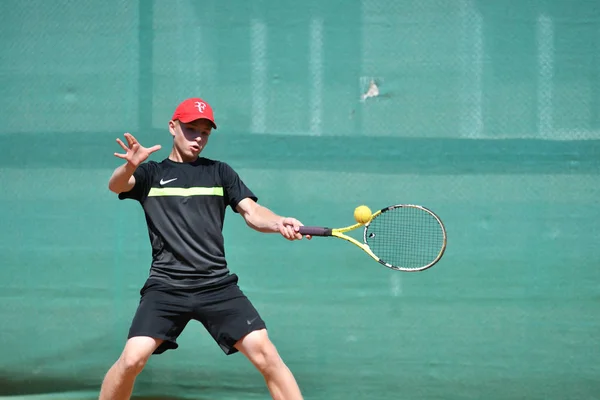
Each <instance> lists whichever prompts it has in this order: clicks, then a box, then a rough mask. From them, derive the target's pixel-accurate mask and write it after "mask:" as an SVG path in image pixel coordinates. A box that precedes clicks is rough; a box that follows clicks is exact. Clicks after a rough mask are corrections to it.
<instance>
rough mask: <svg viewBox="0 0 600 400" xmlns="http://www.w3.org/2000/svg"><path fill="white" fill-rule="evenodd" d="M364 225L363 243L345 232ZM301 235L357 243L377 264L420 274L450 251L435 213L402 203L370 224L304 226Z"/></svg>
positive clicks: (441, 225) (385, 210)
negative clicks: (328, 226) (336, 226)
mask: <svg viewBox="0 0 600 400" xmlns="http://www.w3.org/2000/svg"><path fill="white" fill-rule="evenodd" d="M361 226H364V232H363V243H361V242H359V241H358V240H356V239H354V238H352V237H350V236H348V235H346V234H345V233H347V232H350V231H353V230H355V229H358V228H360V227H361ZM300 234H302V235H312V236H332V237H336V238H339V239H344V240H347V241H348V242H350V243H353V244H355V245H356V246H358V247H359V248H361V249H362V250H364V251H365V252H366V253H367V254H368V255H370V256H371V257H372V258H373V259H374V260H375V261H378V262H379V263H380V264H383V265H384V266H386V267H388V268H391V269H393V270H397V271H406V272H416V271H423V270H426V269H428V268H430V267H432V266H433V265H435V264H436V263H437V262H438V261H439V260H440V259H441V258H442V256H443V255H444V251H445V250H446V228H445V227H444V224H443V223H442V220H441V219H440V218H439V217H438V216H437V215H436V214H435V213H433V211H431V210H429V209H427V208H425V207H422V206H418V205H413V204H398V205H393V206H390V207H386V208H384V209H381V210H379V211H377V212H375V213H373V214H372V215H371V219H370V221H369V222H367V223H366V224H362V223H357V224H355V225H351V226H347V227H345V228H334V229H332V228H325V227H319V226H301V227H300Z"/></svg>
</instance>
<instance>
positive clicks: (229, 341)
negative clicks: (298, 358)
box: [194, 276, 302, 400]
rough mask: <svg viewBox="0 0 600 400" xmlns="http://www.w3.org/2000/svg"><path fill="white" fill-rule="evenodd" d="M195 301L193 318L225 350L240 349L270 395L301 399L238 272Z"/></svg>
mask: <svg viewBox="0 0 600 400" xmlns="http://www.w3.org/2000/svg"><path fill="white" fill-rule="evenodd" d="M194 305H195V307H194V312H195V315H194V318H195V319H197V320H199V321H200V322H202V324H204V326H205V327H206V329H207V330H208V331H209V332H210V334H211V336H212V337H213V338H214V339H215V341H216V342H217V343H218V344H219V346H220V347H221V349H222V350H223V352H224V353H225V354H227V355H230V354H234V353H236V352H238V351H239V352H241V353H242V354H244V355H245V356H246V357H248V359H249V360H250V361H251V362H252V364H254V366H255V367H256V368H257V369H258V370H259V371H260V372H261V374H262V375H263V376H264V378H265V381H266V383H267V386H268V388H269V391H270V392H271V396H272V397H273V399H276V400H283V399H285V400H288V399H289V400H297V399H302V395H301V394H300V389H299V388H298V384H297V383H296V380H295V379H294V377H293V375H292V373H291V372H290V370H289V369H288V367H287V366H286V365H285V364H284V363H283V361H282V360H281V358H280V357H279V353H278V352H277V350H276V349H275V346H274V345H273V344H272V343H271V341H270V339H269V337H268V335H267V329H266V324H265V322H264V321H263V320H262V318H261V317H260V315H259V313H258V311H257V310H256V308H255V307H254V306H253V305H252V303H251V302H250V300H249V299H248V298H247V297H246V295H245V294H244V293H243V292H242V291H241V290H240V288H239V286H238V285H237V276H232V277H231V278H228V281H226V282H225V283H224V285H223V287H221V288H219V289H218V290H214V291H211V292H208V293H198V294H197V295H196V296H195V299H194Z"/></svg>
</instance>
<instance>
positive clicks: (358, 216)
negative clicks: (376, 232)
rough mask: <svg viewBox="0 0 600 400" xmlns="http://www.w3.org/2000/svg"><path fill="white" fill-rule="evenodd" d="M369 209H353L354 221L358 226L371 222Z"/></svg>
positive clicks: (359, 207) (363, 207) (360, 207)
mask: <svg viewBox="0 0 600 400" xmlns="http://www.w3.org/2000/svg"><path fill="white" fill-rule="evenodd" d="M371 214H372V213H371V209H370V208H369V207H367V206H358V207H356V208H355V209H354V219H355V220H356V222H358V223H359V224H366V223H367V222H369V221H370V220H371Z"/></svg>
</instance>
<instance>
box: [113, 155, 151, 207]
mask: <svg viewBox="0 0 600 400" xmlns="http://www.w3.org/2000/svg"><path fill="white" fill-rule="evenodd" d="M154 170H155V168H153V163H152V162H148V163H143V164H141V165H140V166H139V167H137V169H136V170H135V172H134V173H133V177H134V178H135V185H134V186H133V188H131V190H130V191H128V192H122V193H119V199H120V200H124V199H133V200H137V201H139V202H140V203H141V202H143V201H144V200H146V197H147V196H148V193H149V192H150V188H151V187H152V181H153V171H154Z"/></svg>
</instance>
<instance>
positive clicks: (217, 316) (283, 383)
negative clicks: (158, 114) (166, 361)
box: [100, 98, 310, 400]
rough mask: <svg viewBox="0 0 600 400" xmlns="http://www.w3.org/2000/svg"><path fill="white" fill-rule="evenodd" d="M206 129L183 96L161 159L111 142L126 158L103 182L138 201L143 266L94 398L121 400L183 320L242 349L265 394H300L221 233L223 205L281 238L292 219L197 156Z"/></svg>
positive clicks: (290, 233)
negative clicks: (123, 334) (135, 300)
mask: <svg viewBox="0 0 600 400" xmlns="http://www.w3.org/2000/svg"><path fill="white" fill-rule="evenodd" d="M213 129H217V125H216V124H215V120H214V115H213V110H212V108H211V106H210V105H209V104H208V103H207V102H206V101H204V100H202V99H200V98H190V99H187V100H185V101H183V102H182V103H180V104H179V105H178V106H177V108H176V109H175V112H174V114H173V116H172V119H171V120H170V121H169V131H170V132H171V135H172V136H173V147H172V149H171V153H170V154H169V157H168V158H166V159H164V160H163V161H161V162H155V161H146V160H147V159H148V156H149V155H150V154H152V153H154V152H155V151H157V150H159V149H160V148H161V146H160V145H156V146H152V147H149V148H146V147H144V146H142V145H141V144H140V143H139V142H138V141H137V140H136V139H135V138H134V137H133V136H132V135H131V134H129V133H126V134H125V135H124V136H125V139H126V142H127V145H125V143H123V141H121V140H120V139H117V142H118V144H119V145H120V146H121V147H122V148H123V150H124V152H125V153H124V154H121V153H115V156H116V157H118V158H121V159H123V160H125V161H126V162H125V163H124V164H123V165H121V166H119V167H118V168H116V169H115V171H114V172H113V174H112V176H111V178H110V180H109V183H108V187H109V189H110V190H111V191H113V192H114V193H117V194H118V198H119V199H133V200H137V201H138V202H139V203H140V204H141V206H142V208H143V210H144V213H145V216H146V223H147V226H148V233H149V236H150V244H151V246H152V264H151V267H150V272H149V276H148V279H147V280H146V282H145V284H144V286H143V287H142V288H141V290H140V295H141V298H140V302H139V305H138V308H137V311H136V313H135V315H134V317H133V320H132V322H131V326H130V329H129V335H128V340H127V342H126V344H125V347H124V349H123V352H122V354H121V355H120V357H119V358H118V360H117V361H116V362H115V363H114V364H113V365H112V367H111V368H110V369H109V371H108V372H107V374H106V376H105V377H104V380H103V382H102V387H101V390H100V400H117V399H118V400H121V399H129V398H130V397H131V394H132V391H133V387H134V383H135V379H136V377H137V376H138V374H139V373H140V372H141V371H142V369H143V368H144V366H145V365H146V362H147V361H148V359H149V358H150V356H151V355H152V354H161V353H163V352H165V351H167V350H169V349H176V348H177V347H178V344H177V338H178V336H179V335H180V334H181V333H182V331H183V330H184V328H185V327H186V325H187V323H188V322H189V321H190V320H196V321H199V322H200V323H202V324H203V325H204V327H205V328H206V330H207V331H208V333H210V335H211V336H212V338H213V339H214V340H215V342H216V343H217V344H218V345H219V346H220V348H221V349H222V350H223V352H224V353H225V354H226V355H231V354H234V353H237V352H238V351H239V352H241V353H242V354H244V356H246V357H247V358H248V359H249V360H250V362H251V363H252V364H253V365H254V366H255V367H256V368H257V370H258V371H259V372H260V373H261V374H262V375H263V377H264V379H265V381H266V385H267V387H268V389H269V392H270V393H271V396H272V398H273V399H277V400H279V399H282V400H283V399H286V400H287V399H289V400H292V399H293V400H295V399H302V395H301V392H300V389H299V387H298V384H297V382H296V380H295V378H294V376H293V375H292V373H291V371H290V370H289V369H288V367H287V366H286V364H285V363H284V362H283V360H282V359H281V357H280V356H279V353H278V351H277V349H276V348H275V346H274V345H273V343H272V342H271V341H270V339H269V336H268V335H267V329H266V324H265V322H264V321H263V319H262V318H261V316H260V314H259V313H258V311H257V310H256V309H255V308H254V306H253V305H252V303H251V302H250V300H249V299H248V298H247V297H246V296H245V295H244V293H243V292H242V291H241V290H240V287H239V286H238V277H237V275H236V274H234V273H232V272H230V270H229V268H228V265H227V262H226V259H225V251H224V243H223V235H222V229H223V221H224V216H225V211H226V209H227V207H228V206H229V207H231V209H232V210H233V211H234V212H235V213H239V214H240V215H241V216H242V217H243V218H244V220H245V221H246V223H247V224H248V225H249V226H250V227H251V228H253V229H255V230H257V231H259V232H265V233H279V234H281V236H283V237H284V238H285V239H288V240H299V239H302V235H300V234H299V233H298V230H299V227H300V226H301V225H302V224H301V223H300V221H298V220H297V219H295V218H290V217H282V216H279V215H277V214H275V213H273V212H272V211H270V210H269V209H268V208H266V207H264V206H261V205H259V204H258V203H257V197H256V196H255V194H254V193H253V192H252V191H251V190H250V189H249V188H248V187H247V186H246V185H245V184H244V182H243V181H242V179H240V177H239V175H238V174H237V173H236V171H234V170H233V169H232V167H231V166H229V165H228V164H226V163H225V162H221V161H215V160H211V159H208V158H204V157H199V154H200V153H201V152H202V150H203V149H204V148H205V147H206V145H207V143H208V140H209V138H210V135H211V132H212V131H213ZM307 238H309V239H310V237H309V236H307Z"/></svg>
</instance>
